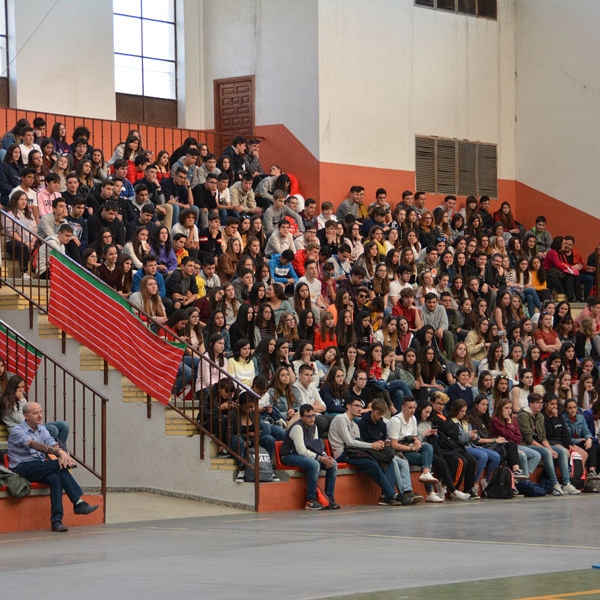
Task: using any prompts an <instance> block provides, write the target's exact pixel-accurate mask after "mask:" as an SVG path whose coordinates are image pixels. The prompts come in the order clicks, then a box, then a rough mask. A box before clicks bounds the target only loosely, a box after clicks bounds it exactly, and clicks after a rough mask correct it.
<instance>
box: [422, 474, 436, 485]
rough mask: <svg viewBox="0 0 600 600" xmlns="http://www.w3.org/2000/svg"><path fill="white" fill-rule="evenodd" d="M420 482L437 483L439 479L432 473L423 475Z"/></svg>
mask: <svg viewBox="0 0 600 600" xmlns="http://www.w3.org/2000/svg"><path fill="white" fill-rule="evenodd" d="M419 481H422V482H423V483H437V479H436V478H435V477H434V476H433V475H432V474H431V472H429V473H421V476H420V477H419Z"/></svg>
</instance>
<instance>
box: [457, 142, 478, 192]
mask: <svg viewBox="0 0 600 600" xmlns="http://www.w3.org/2000/svg"><path fill="white" fill-rule="evenodd" d="M457 145H458V193H459V194H460V195H461V196H470V195H475V194H477V179H476V177H475V170H476V161H477V144H476V143H475V142H457Z"/></svg>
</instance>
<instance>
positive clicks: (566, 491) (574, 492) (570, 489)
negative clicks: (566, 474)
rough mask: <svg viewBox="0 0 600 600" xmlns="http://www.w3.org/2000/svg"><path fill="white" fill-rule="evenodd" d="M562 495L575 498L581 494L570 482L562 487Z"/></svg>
mask: <svg viewBox="0 0 600 600" xmlns="http://www.w3.org/2000/svg"><path fill="white" fill-rule="evenodd" d="M562 493H563V494H570V495H571V496H577V494H581V490H578V489H577V488H576V487H575V486H574V485H573V484H572V483H571V482H570V481H569V483H565V485H563V486H562Z"/></svg>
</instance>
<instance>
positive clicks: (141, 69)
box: [113, 0, 177, 126]
mask: <svg viewBox="0 0 600 600" xmlns="http://www.w3.org/2000/svg"><path fill="white" fill-rule="evenodd" d="M113 13H114V14H113V26H114V55H115V91H116V92H117V118H118V119H119V120H130V121H131V120H134V121H143V122H153V123H154V124H156V125H173V126H174V125H176V122H175V123H158V122H156V118H158V119H159V120H160V119H161V112H163V111H164V110H165V107H168V106H169V104H168V103H165V101H172V102H173V105H172V107H171V109H172V110H174V111H175V121H176V120H177V118H176V110H177V106H176V100H177V62H176V61H177V55H176V51H175V47H176V39H175V1H174V0H113ZM135 96H137V97H138V98H137V99H136V98H135ZM139 97H143V98H144V99H148V100H150V99H156V100H157V101H158V102H154V103H153V102H151V101H150V102H145V101H143V100H141V99H140V98H139ZM134 112H135V113H136V115H135V116H136V117H137V118H134V119H132V118H131V117H133V116H134V115H133V114H132V113H134ZM140 113H141V114H140Z"/></svg>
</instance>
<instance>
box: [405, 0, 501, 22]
mask: <svg viewBox="0 0 600 600" xmlns="http://www.w3.org/2000/svg"><path fill="white" fill-rule="evenodd" d="M415 5H416V6H424V7H426V8H433V9H435V10H444V11H448V12H453V13H458V14H461V15H471V16H473V17H483V18H485V19H497V18H498V0H415Z"/></svg>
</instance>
